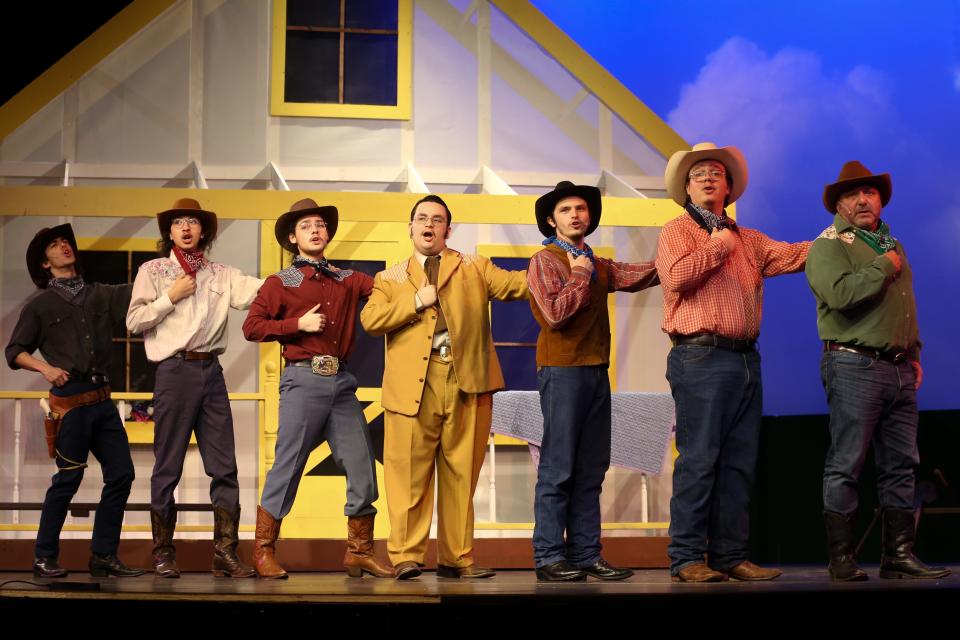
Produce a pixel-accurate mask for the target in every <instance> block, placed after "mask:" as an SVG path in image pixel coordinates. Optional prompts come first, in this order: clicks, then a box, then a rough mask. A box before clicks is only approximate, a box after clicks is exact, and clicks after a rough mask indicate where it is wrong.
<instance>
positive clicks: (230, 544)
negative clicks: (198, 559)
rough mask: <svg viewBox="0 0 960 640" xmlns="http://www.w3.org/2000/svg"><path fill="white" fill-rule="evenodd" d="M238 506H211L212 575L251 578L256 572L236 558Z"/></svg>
mask: <svg viewBox="0 0 960 640" xmlns="http://www.w3.org/2000/svg"><path fill="white" fill-rule="evenodd" d="M239 529H240V505H237V506H235V507H234V508H233V509H227V508H226V507H220V506H217V505H213V575H215V576H218V577H224V576H226V577H228V578H252V577H254V575H256V572H255V571H254V570H253V567H251V566H250V565H248V564H244V562H243V561H241V560H240V558H238V557H237V543H238V542H239V535H238V531H239Z"/></svg>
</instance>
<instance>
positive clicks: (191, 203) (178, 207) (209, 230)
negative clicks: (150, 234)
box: [157, 198, 217, 247]
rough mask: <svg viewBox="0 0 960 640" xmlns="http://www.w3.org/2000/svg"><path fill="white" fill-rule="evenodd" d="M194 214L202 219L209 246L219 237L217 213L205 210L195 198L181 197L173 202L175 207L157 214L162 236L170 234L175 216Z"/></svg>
mask: <svg viewBox="0 0 960 640" xmlns="http://www.w3.org/2000/svg"><path fill="white" fill-rule="evenodd" d="M189 216H192V217H194V218H197V219H198V220H199V221H200V228H201V229H202V230H203V244H202V246H204V247H205V246H207V245H209V244H210V243H211V242H213V239H214V238H216V237H217V214H215V213H214V212H213V211H204V210H203V209H201V208H200V203H199V202H197V201H196V200H194V199H193V198H180V199H179V200H177V201H176V202H174V203H173V207H172V208H170V209H167V210H166V211H161V212H160V213H158V214H157V225H158V226H159V227H160V237H162V238H164V239H166V238H168V237H169V236H170V225H171V224H173V220H174V218H182V217H189Z"/></svg>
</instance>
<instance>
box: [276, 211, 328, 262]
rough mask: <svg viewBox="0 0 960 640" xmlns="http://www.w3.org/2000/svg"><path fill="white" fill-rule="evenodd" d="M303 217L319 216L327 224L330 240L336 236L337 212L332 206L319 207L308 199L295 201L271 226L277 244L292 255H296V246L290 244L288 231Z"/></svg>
mask: <svg viewBox="0 0 960 640" xmlns="http://www.w3.org/2000/svg"><path fill="white" fill-rule="evenodd" d="M304 216H320V217H321V218H323V221H324V222H326V223H327V235H328V236H330V240H333V236H335V235H337V221H338V220H339V212H338V211H337V208H336V207H334V206H333V205H327V206H325V207H321V206H320V205H318V204H317V203H316V202H315V201H313V200H312V199H310V198H304V199H303V200H297V201H296V202H294V203H293V206H291V207H290V211H287V212H286V213H284V214H283V215H282V216H280V217H279V218H277V223H276V224H275V225H273V235H275V236H276V237H277V242H279V243H280V246H281V247H283V248H284V249H286V250H287V251H289V252H291V253H293V254H296V253H297V245H295V244H294V243H292V242H290V229H291V228H293V225H294V224H295V223H296V222H297V220H299V219H300V218H302V217H304Z"/></svg>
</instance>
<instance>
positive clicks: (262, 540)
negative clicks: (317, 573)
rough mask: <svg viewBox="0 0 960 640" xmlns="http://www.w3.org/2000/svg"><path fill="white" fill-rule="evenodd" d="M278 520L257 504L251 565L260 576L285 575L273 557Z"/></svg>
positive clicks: (278, 530)
mask: <svg viewBox="0 0 960 640" xmlns="http://www.w3.org/2000/svg"><path fill="white" fill-rule="evenodd" d="M280 522H281V520H274V519H273V516H272V515H270V512H269V511H267V510H266V509H264V508H263V507H261V506H259V505H258V506H257V533H256V537H257V539H256V540H255V541H254V543H253V566H254V568H255V569H256V570H257V575H259V576H260V577H261V578H274V579H279V578H286V577H287V572H286V571H284V570H283V567H281V566H280V565H279V564H277V559H276V558H275V557H274V553H276V549H277V547H276V545H277V537H278V536H279V535H280Z"/></svg>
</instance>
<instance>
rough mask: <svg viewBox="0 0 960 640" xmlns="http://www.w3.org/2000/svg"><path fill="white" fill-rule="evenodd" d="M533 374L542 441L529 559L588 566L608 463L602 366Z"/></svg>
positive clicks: (596, 545)
mask: <svg viewBox="0 0 960 640" xmlns="http://www.w3.org/2000/svg"><path fill="white" fill-rule="evenodd" d="M537 379H538V382H539V385H540V408H541V409H542V410H543V443H542V444H541V446H540V466H539V467H538V469H537V488H536V498H535V502H534V516H535V518H536V524H535V525H534V529H533V559H534V562H535V563H536V566H537V567H543V566H545V565H548V564H553V563H554V562H559V561H561V560H567V561H568V562H569V563H570V564H571V565H573V566H575V567H587V566H590V565H592V564H593V563H595V562H596V561H597V560H599V559H600V490H601V488H602V486H603V478H604V476H606V474H607V469H608V468H609V467H610V379H609V378H608V377H607V366H606V365H601V366H591V367H542V368H541V369H540V371H539V372H538V373H537ZM564 530H566V533H567V537H566V541H564V535H563V534H564Z"/></svg>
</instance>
